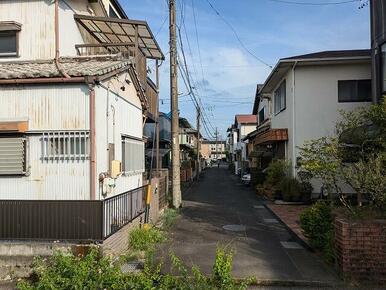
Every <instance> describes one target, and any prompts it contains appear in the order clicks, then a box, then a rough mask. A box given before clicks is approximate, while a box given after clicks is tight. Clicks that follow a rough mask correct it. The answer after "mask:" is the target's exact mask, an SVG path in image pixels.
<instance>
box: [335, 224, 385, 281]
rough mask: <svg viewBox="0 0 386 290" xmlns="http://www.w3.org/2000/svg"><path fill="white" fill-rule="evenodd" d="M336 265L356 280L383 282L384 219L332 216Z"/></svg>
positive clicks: (344, 273)
mask: <svg viewBox="0 0 386 290" xmlns="http://www.w3.org/2000/svg"><path fill="white" fill-rule="evenodd" d="M335 243H336V249H337V260H338V266H339V268H340V270H341V272H342V274H343V275H345V276H349V277H350V278H352V279H355V280H358V281H372V282H378V283H386V221H385V220H374V221H363V222H362V221H360V222H350V221H347V220H345V219H340V218H337V219H336V220H335Z"/></svg>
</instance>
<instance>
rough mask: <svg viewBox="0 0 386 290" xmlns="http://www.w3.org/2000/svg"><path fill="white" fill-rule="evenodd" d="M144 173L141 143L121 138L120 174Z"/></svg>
mask: <svg viewBox="0 0 386 290" xmlns="http://www.w3.org/2000/svg"><path fill="white" fill-rule="evenodd" d="M144 171H145V145H144V143H143V141H140V140H137V139H134V138H130V137H126V136H122V172H123V173H124V174H127V173H140V172H144Z"/></svg>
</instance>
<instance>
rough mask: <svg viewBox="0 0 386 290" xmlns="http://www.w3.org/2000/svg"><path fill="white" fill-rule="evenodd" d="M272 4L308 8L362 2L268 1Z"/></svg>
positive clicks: (348, 0)
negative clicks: (304, 6)
mask: <svg viewBox="0 0 386 290" xmlns="http://www.w3.org/2000/svg"><path fill="white" fill-rule="evenodd" d="M267 1H271V2H277V3H284V4H293V5H307V6H328V5H342V4H348V3H354V2H360V1H361V0H346V1H335V2H299V1H289V0H267Z"/></svg>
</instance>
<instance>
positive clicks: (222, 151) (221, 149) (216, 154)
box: [200, 140, 226, 161]
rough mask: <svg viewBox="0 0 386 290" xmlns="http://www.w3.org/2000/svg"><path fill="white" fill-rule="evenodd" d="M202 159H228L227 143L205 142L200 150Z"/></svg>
mask: <svg viewBox="0 0 386 290" xmlns="http://www.w3.org/2000/svg"><path fill="white" fill-rule="evenodd" d="M200 153H201V156H202V158H204V159H205V160H206V161H211V160H218V159H223V158H226V142H225V141H215V140H203V141H202V142H201V150H200Z"/></svg>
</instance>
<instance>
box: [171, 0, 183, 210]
mask: <svg viewBox="0 0 386 290" xmlns="http://www.w3.org/2000/svg"><path fill="white" fill-rule="evenodd" d="M169 34H170V40H169V45H170V98H171V102H170V106H171V112H172V195H173V206H174V207H175V208H179V207H181V202H182V198H181V183H180V140H179V116H178V88H177V40H176V6H175V0H169Z"/></svg>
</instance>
